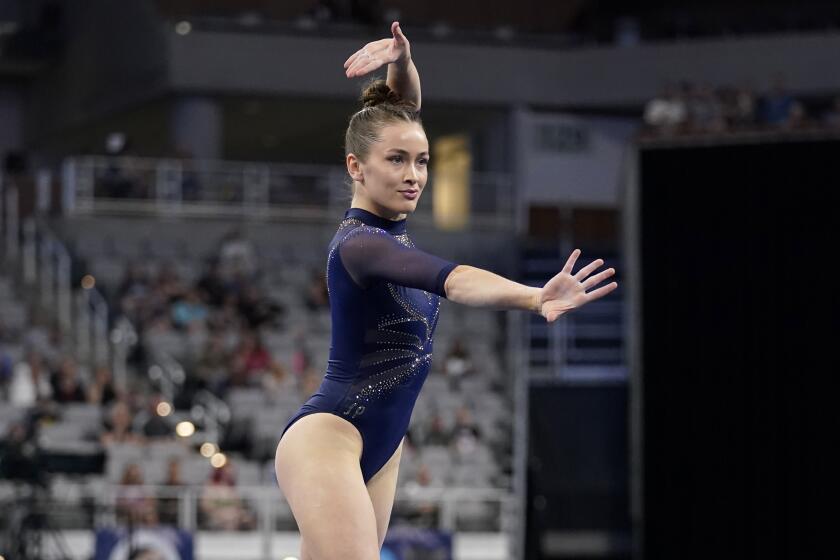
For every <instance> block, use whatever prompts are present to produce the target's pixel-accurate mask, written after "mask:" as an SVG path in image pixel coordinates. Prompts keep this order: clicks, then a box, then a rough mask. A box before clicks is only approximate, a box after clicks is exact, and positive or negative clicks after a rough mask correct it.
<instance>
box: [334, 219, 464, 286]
mask: <svg viewBox="0 0 840 560" xmlns="http://www.w3.org/2000/svg"><path fill="white" fill-rule="evenodd" d="M339 256H340V257H341V262H342V264H343V265H344V268H345V269H346V270H347V272H348V273H349V274H350V276H351V277H352V278H353V280H354V281H355V282H356V284H358V285H359V286H361V287H362V288H366V287H368V286H369V285H370V284H371V282H372V281H375V280H377V279H381V280H385V281H387V282H392V283H394V284H399V285H401V286H407V287H409V288H418V289H420V290H425V291H427V292H432V293H435V294H437V295H439V296H441V297H446V293H445V292H444V289H443V284H444V282H445V281H446V277H447V276H448V275H449V273H450V272H452V269H453V268H455V267H456V266H458V265H457V264H455V263H451V262H449V261H447V260H444V259H441V258H439V257H436V256H434V255H430V254H429V253H426V252H423V251H421V250H419V249H415V248H411V247H406V246H404V245H401V244H400V243H399V242H398V241H397V240H396V239H394V238H393V237H392V236H391V235H390V234H388V233H387V232H385V231H382V230H379V229H374V228H364V227H360V228H357V229H356V230H354V231H353V232H352V233H351V234H350V235H349V236H348V237H347V238H345V239H344V240H343V241H342V242H341V246H340V247H339Z"/></svg>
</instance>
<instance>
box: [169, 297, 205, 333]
mask: <svg viewBox="0 0 840 560" xmlns="http://www.w3.org/2000/svg"><path fill="white" fill-rule="evenodd" d="M207 315H208V310H207V307H206V306H205V305H204V302H203V301H202V300H201V297H199V295H198V292H197V291H196V290H187V291H186V292H184V295H183V297H181V298H179V299H178V300H177V301H176V302H175V304H174V305H173V306H172V324H173V325H175V328H178V329H186V328H188V327H190V326H191V325H192V324H193V323H202V324H203V323H204V321H205V319H207Z"/></svg>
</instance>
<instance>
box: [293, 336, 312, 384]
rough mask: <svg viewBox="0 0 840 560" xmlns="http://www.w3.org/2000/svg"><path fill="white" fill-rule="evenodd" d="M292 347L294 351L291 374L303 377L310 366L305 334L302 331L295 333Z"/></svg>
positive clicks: (310, 361)
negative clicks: (293, 346)
mask: <svg viewBox="0 0 840 560" xmlns="http://www.w3.org/2000/svg"><path fill="white" fill-rule="evenodd" d="M294 345H295V349H294V351H293V352H292V373H294V374H295V375H297V376H299V377H303V375H304V374H305V373H306V372H307V370H309V368H310V366H311V364H312V358H311V354H310V352H309V345H308V344H307V343H306V333H305V332H304V331H303V330H298V331H297V332H295V344H294Z"/></svg>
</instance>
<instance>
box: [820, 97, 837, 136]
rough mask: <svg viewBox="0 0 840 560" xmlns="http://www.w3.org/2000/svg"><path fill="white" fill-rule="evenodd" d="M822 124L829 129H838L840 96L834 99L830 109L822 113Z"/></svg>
mask: <svg viewBox="0 0 840 560" xmlns="http://www.w3.org/2000/svg"><path fill="white" fill-rule="evenodd" d="M822 122H823V124H824V125H825V126H827V127H829V128H840V95H838V96H836V97H835V98H834V101H833V102H832V104H831V108H829V109H828V111H826V112H825V113H823V116H822Z"/></svg>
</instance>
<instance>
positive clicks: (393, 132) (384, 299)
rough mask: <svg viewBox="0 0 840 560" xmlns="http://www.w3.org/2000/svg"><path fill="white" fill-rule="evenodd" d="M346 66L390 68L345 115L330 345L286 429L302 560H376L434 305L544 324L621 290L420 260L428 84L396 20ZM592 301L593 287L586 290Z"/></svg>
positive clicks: (285, 483)
mask: <svg viewBox="0 0 840 560" xmlns="http://www.w3.org/2000/svg"><path fill="white" fill-rule="evenodd" d="M391 33H392V35H393V37H389V38H386V39H382V40H379V41H374V42H372V43H368V44H367V45H365V46H364V47H363V48H362V49H360V50H359V51H357V52H356V53H354V54H353V55H352V56H350V58H348V59H347V61H346V62H345V63H344V67H345V70H346V72H345V73H346V75H347V77H348V78H354V77H357V76H362V75H364V74H367V73H369V72H372V71H374V70H376V69H377V68H380V67H381V66H382V65H384V64H387V65H388V72H387V79H386V81H382V80H379V81H377V82H373V83H372V84H371V85H370V86H368V87H367V89H366V90H365V92H364V93H363V95H362V101H363V102H364V107H363V108H362V109H361V110H360V111H358V112H357V113H355V114H354V115H353V116H352V117H351V118H350V123H349V126H348V128H347V133H346V138H345V154H346V157H345V162H346V165H347V172H348V174H349V175H350V177H351V179H352V181H353V187H352V188H353V199H352V203H351V205H350V206H351V207H350V208H349V209H348V210H347V211H346V213H345V215H344V221H342V222H341V223H340V224H339V226H338V231H337V232H336V234H335V237H334V238H333V240H332V242H331V243H330V245H329V254H328V257H327V284H328V289H329V295H330V306H331V316H332V329H333V330H332V344H331V347H330V356H329V362H328V365H327V371H326V375H325V377H324V380H323V382H322V383H321V386H320V388H319V390H318V391H317V392H316V393H315V394H314V395H312V396H311V397H310V398H309V399H308V400H307V401H306V403H305V404H304V405H303V406H302V407H301V409H300V410H299V411H298V412H297V414H295V415H294V416H293V417H292V418H291V420H290V421H289V423H288V425H287V426H286V428H285V429H284V430H283V434H282V435H281V437H280V442H279V444H278V446H277V453H276V457H275V469H276V474H277V481H278V483H279V485H280V488H281V490H282V492H283V494H284V495H285V497H286V499H287V501H288V503H289V506H290V507H291V510H292V513H293V515H294V517H295V520H296V521H297V524H298V528H299V529H300V533H301V552H300V556H301V560H311V559H314V560H338V559H341V560H376V559H378V558H379V552H380V549H381V547H382V542H383V540H384V538H385V532H386V530H387V528H388V521H389V518H390V515H391V508H392V506H393V503H394V493H395V491H396V484H397V469H398V468H399V462H400V453H401V451H402V440H403V436H404V435H405V433H406V430H407V429H408V424H409V420H410V418H411V412H412V409H413V407H414V403H415V401H416V399H417V395H418V393H419V392H420V388H421V387H422V385H423V382H424V381H425V379H426V375H427V373H428V371H429V365H430V363H431V357H432V336H433V334H434V330H435V325H436V324H437V318H438V306H439V298H440V297H445V298H447V299H449V300H450V301H454V302H458V303H461V304H465V305H471V306H482V307H493V308H496V309H524V310H527V311H532V312H534V313H540V314H541V315H542V316H543V317H545V319H546V320H547V321H548V322H552V321H554V320H555V319H557V317H559V316H560V315H562V314H563V313H566V312H568V311H571V310H572V309H575V308H577V307H580V306H581V305H583V304H585V303H587V302H590V301H593V300H596V299H598V298H600V297H602V296H604V295H606V294H608V293H609V292H611V291H612V290H614V289H615V288H616V286H617V284H616V283H615V282H612V283H610V284H607V285H605V286H602V287H600V288H597V289H592V288H594V287H595V286H596V285H598V284H599V283H601V282H602V281H604V280H605V279H607V278H609V277H610V276H612V275H613V274H614V272H615V271H614V270H613V269H607V270H604V271H602V272H599V273H598V274H594V275H592V273H593V272H595V270H597V269H598V268H599V267H601V265H603V264H604V262H603V261H602V260H601V259H598V260H595V261H594V262H592V263H590V264H588V265H586V266H584V267H583V268H581V269H580V270H579V271H578V272H577V273H575V274H572V269H573V267H574V265H575V262H576V261H577V258H578V256H579V255H580V251H579V250H575V251H573V252H572V254H571V256H570V257H569V259H568V261H566V264H565V266H564V267H563V270H562V271H561V272H560V273H559V274H557V275H556V276H555V277H553V278H552V279H551V280H549V281H548V282H547V283H546V284H545V286H543V287H542V288H536V287H530V286H525V285H523V284H518V283H516V282H512V281H510V280H507V279H505V278H502V277H501V276H497V275H496V274H493V273H491V272H488V271H486V270H482V269H479V268H474V267H471V266H466V265H456V264H455V263H451V262H447V261H446V260H443V259H440V258H438V257H436V256H433V255H430V254H428V253H425V252H423V251H421V250H419V249H417V248H416V247H415V246H414V244H413V243H412V241H411V239H410V238H409V236H408V234H407V233H406V216H407V215H408V214H411V213H412V212H414V210H415V208H416V207H417V202H418V201H419V199H420V195H421V194H422V193H423V187H424V186H425V185H426V179H427V176H428V164H429V143H428V141H427V140H426V134H425V132H424V129H423V125H422V124H421V122H420V117H419V111H420V78H419V76H418V74H417V69H416V68H415V66H414V63H413V62H412V59H411V51H410V47H409V43H408V40H407V39H406V37H405V35H403V33H402V31H401V30H400V27H399V23H398V22H394V23H393V24H392V25H391ZM587 290H591V291H589V292H587Z"/></svg>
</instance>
